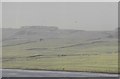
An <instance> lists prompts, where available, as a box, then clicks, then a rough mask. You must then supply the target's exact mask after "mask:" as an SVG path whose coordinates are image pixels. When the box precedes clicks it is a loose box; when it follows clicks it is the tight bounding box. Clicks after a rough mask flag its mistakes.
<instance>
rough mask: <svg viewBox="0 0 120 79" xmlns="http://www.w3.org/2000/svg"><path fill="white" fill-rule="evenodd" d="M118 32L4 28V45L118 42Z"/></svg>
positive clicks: (53, 28) (37, 27) (26, 27)
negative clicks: (54, 41) (46, 42)
mask: <svg viewBox="0 0 120 79" xmlns="http://www.w3.org/2000/svg"><path fill="white" fill-rule="evenodd" d="M116 38H117V30H113V31H85V30H72V29H59V28H57V27H53V26H51V27H49V26H23V27H21V28H19V29H15V28H3V29H2V42H3V45H8V44H13V43H24V42H32V41H40V40H41V41H47V40H59V41H65V40H71V41H72V42H82V41H94V40H95V41H96V40H97V41H98V40H99V41H111V40H116Z"/></svg>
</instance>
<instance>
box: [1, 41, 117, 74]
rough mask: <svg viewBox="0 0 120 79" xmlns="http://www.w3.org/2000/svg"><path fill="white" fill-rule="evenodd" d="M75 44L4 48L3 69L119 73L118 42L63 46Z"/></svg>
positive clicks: (58, 43) (57, 43)
mask: <svg viewBox="0 0 120 79" xmlns="http://www.w3.org/2000/svg"><path fill="white" fill-rule="evenodd" d="M72 44H73V43H62V42H56V41H54V42H51V41H48V42H34V43H28V44H22V45H16V46H6V47H3V68H18V69H36V70H64V71H88V72H104V73H118V52H117V42H102V43H95V44H88V45H83V46H73V47H68V48H59V47H61V46H69V45H72ZM56 47H57V49H56ZM31 48H37V49H33V50H28V49H31ZM39 48H47V49H44V50H43V49H39Z"/></svg>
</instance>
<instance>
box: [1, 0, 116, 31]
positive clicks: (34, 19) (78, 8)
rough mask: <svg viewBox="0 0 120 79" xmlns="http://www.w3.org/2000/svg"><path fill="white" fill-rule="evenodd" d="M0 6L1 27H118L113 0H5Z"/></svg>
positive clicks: (87, 28) (90, 28) (109, 28)
mask: <svg viewBox="0 0 120 79" xmlns="http://www.w3.org/2000/svg"><path fill="white" fill-rule="evenodd" d="M2 8H3V19H2V21H3V27H5V28H6V27H16V28H18V27H20V26H29V25H30V26H32V25H33V26H39V25H40V26H41V25H44V26H58V27H59V28H63V29H81V30H113V29H115V28H117V27H118V19H117V18H118V15H117V14H118V11H117V10H118V7H117V2H116V3H115V2H96V3H95V2H45V3H43V2H8V3H3V6H2Z"/></svg>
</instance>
